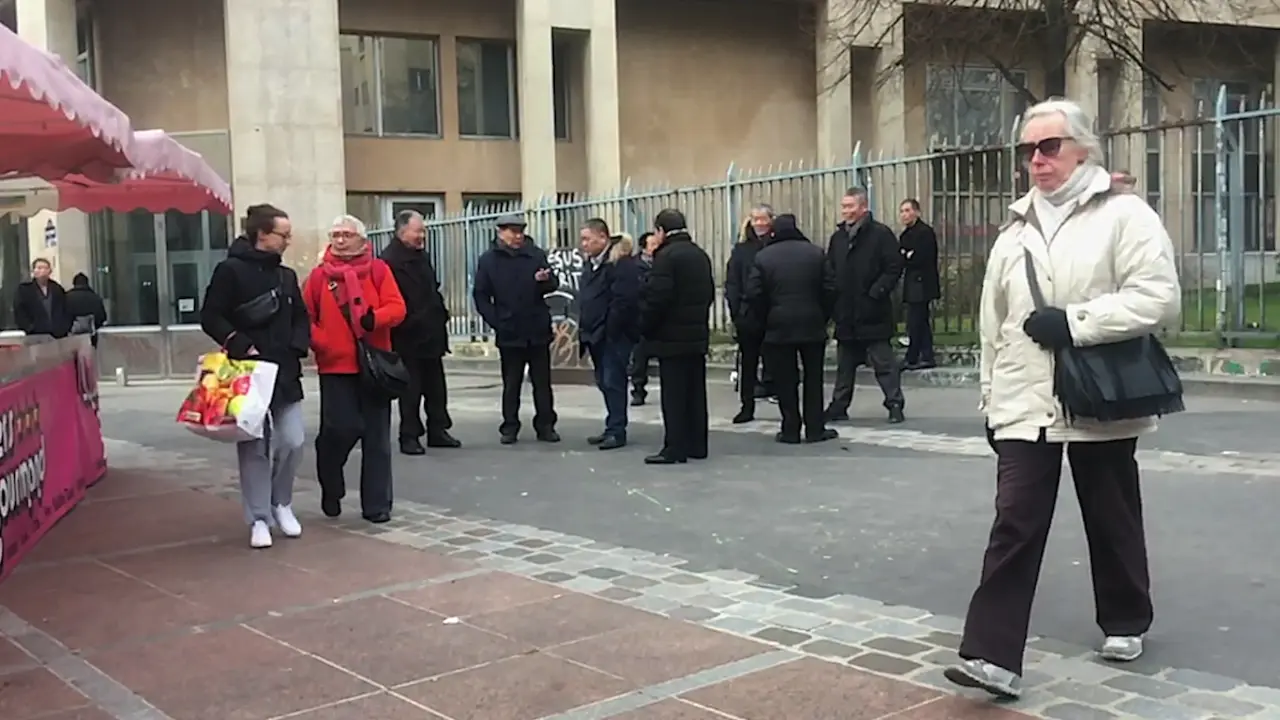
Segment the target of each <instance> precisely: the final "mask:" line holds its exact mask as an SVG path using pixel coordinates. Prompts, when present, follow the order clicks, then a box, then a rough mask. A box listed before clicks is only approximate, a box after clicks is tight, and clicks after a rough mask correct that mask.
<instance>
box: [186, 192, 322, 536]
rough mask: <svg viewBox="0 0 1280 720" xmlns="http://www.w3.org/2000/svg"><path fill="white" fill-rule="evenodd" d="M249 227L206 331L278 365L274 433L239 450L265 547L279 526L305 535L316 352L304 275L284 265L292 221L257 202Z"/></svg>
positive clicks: (216, 290)
mask: <svg viewBox="0 0 1280 720" xmlns="http://www.w3.org/2000/svg"><path fill="white" fill-rule="evenodd" d="M244 229H245V234H244V235H242V236H240V237H238V238H236V239H235V241H234V242H232V243H231V247H229V248H228V249H227V259H225V260H223V261H222V262H220V263H218V266H217V267H215V268H214V269H213V277H212V278H210V280H209V287H208V289H207V290H205V295H204V305H202V306H201V308H200V327H201V329H203V330H204V332H205V334H206V335H208V336H209V338H210V339H212V340H213V341H214V342H215V343H217V344H218V346H219V347H222V348H224V349H225V350H226V352H227V355H228V357H231V358H233V359H239V360H243V359H249V358H254V359H260V360H265V361H268V362H271V363H274V364H275V365H276V367H277V371H276V386H275V394H274V395H272V397H271V418H270V425H269V429H268V432H267V434H266V435H265V436H264V437H263V438H262V439H261V440H249V441H247V442H242V443H239V444H238V445H237V447H236V452H237V454H238V455H239V460H240V492H241V495H242V499H243V501H244V509H245V519H246V520H247V521H248V522H249V525H250V526H251V528H252V533H251V536H250V544H251V545H252V546H253V547H255V548H263V547H268V546H270V545H271V533H270V529H269V528H270V527H271V526H272V525H275V526H278V527H279V529H280V531H281V532H282V533H284V534H285V535H286V536H289V537H296V536H298V535H301V534H302V526H301V525H300V524H299V523H298V518H297V516H296V515H295V514H294V512H293V508H292V505H293V481H294V477H295V476H296V474H297V470H298V464H299V463H300V462H301V461H302V444H303V441H304V439H305V438H304V433H305V417H304V415H303V409H302V359H303V358H305V357H306V356H307V353H308V352H309V351H310V348H311V320H310V318H309V317H308V316H307V308H306V305H305V304H304V303H303V301H302V291H301V290H300V289H299V287H298V274H297V273H295V272H294V271H293V269H292V268H290V267H289V266H287V265H284V264H283V263H282V262H281V256H282V255H283V254H284V251H285V250H286V249H287V248H288V247H289V241H290V239H291V238H292V236H293V230H292V227H291V226H290V224H289V216H288V215H286V214H285V213H284V211H283V210H280V209H279V208H276V207H273V206H271V205H254V206H253V207H250V208H249V212H248V215H247V216H246V217H245V221H244Z"/></svg>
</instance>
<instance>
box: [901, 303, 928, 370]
mask: <svg viewBox="0 0 1280 720" xmlns="http://www.w3.org/2000/svg"><path fill="white" fill-rule="evenodd" d="M907 342H908V345H907V356H906V358H905V360H906V363H907V364H908V365H914V364H916V363H918V362H925V363H933V362H934V357H933V323H932V322H931V321H930V303H927V302H913V303H907Z"/></svg>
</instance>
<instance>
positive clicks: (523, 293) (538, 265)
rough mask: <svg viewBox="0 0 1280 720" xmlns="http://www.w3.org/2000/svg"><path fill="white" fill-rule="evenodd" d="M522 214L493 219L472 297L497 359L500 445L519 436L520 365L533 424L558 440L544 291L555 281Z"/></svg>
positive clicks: (540, 435) (544, 438) (548, 438)
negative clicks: (529, 389)
mask: <svg viewBox="0 0 1280 720" xmlns="http://www.w3.org/2000/svg"><path fill="white" fill-rule="evenodd" d="M524 228H525V222H524V217H523V216H521V215H503V216H502V217H500V218H498V239H497V241H496V242H495V243H494V244H493V247H491V248H490V249H489V250H488V252H486V253H485V254H484V255H481V256H480V260H479V262H477V263H476V276H475V285H474V286H473V288H472V291H471V299H472V300H474V301H475V304H476V311H477V312H479V313H480V317H482V318H484V321H485V322H486V323H487V324H488V325H489V327H491V328H493V332H494V344H495V345H497V346H498V356H499V358H500V359H501V364H502V425H500V426H499V427H498V433H499V435H500V436H501V438H500V439H501V442H502V444H503V445H510V444H512V443H514V442H515V441H516V440H517V438H518V437H519V435H520V390H521V387H522V386H523V385H524V374H525V369H526V368H528V370H529V384H531V385H533V408H534V415H533V429H534V432H536V433H537V436H538V439H539V440H541V441H542V442H560V435H559V434H557V433H556V429H555V428H556V419H557V418H556V410H555V397H554V395H553V394H552V392H551V309H550V308H548V307H547V300H546V294H547V293H549V292H553V291H554V290H555V289H556V288H557V287H558V286H559V281H557V280H556V276H555V273H553V272H552V271H551V264H550V262H548V261H547V253H546V252H545V251H543V250H542V248H539V247H538V246H536V245H534V244H533V238H530V237H528V236H526V235H525V234H524Z"/></svg>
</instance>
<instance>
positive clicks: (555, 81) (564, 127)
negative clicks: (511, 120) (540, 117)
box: [551, 41, 573, 140]
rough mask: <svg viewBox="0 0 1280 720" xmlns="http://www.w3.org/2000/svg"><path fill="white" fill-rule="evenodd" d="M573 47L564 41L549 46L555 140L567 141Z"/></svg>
mask: <svg viewBox="0 0 1280 720" xmlns="http://www.w3.org/2000/svg"><path fill="white" fill-rule="evenodd" d="M572 51H573V47H572V46H571V45H570V44H569V43H568V42H565V41H560V42H556V43H554V44H552V46H551V87H552V92H553V93H554V95H555V104H556V107H555V112H556V139H557V140H568V139H569V115H570V113H571V112H572V109H571V106H570V104H569V77H570V75H571V73H570V71H571V69H572V67H571V65H570V63H571V62H572V60H571V57H572V54H573V52H572Z"/></svg>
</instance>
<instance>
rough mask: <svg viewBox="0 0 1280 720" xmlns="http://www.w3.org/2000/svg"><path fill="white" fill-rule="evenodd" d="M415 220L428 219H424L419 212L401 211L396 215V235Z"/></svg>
mask: <svg viewBox="0 0 1280 720" xmlns="http://www.w3.org/2000/svg"><path fill="white" fill-rule="evenodd" d="M415 219H417V220H422V221H426V218H425V217H423V215H422V213H420V212H418V211H417V210H401V211H400V212H398V213H396V235H399V234H400V231H401V230H403V229H405V228H406V227H408V225H409V223H411V222H413V221H414V220H415Z"/></svg>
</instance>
